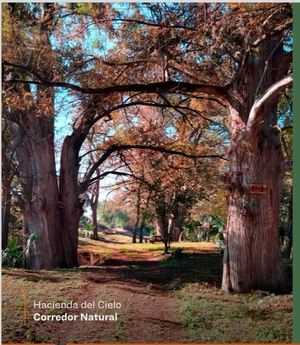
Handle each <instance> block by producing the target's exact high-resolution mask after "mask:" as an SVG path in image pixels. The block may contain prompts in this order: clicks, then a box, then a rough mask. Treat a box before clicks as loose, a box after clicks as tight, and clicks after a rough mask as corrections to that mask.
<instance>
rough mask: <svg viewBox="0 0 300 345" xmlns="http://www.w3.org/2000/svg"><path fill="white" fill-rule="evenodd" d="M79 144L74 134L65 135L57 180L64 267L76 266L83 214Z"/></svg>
mask: <svg viewBox="0 0 300 345" xmlns="http://www.w3.org/2000/svg"><path fill="white" fill-rule="evenodd" d="M78 150H79V146H78V143H77V138H76V135H72V136H67V137H66V139H65V141H64V143H63V148H62V155H61V173H60V180H59V188H60V198H61V212H62V225H63V235H62V242H63V248H64V255H65V263H66V267H69V268H71V267H75V266H77V264H78V262H77V247H78V226H79V221H80V217H81V216H82V214H83V203H84V202H83V201H82V200H80V198H79V195H80V192H79V186H78V182H77V178H78V170H79V159H78Z"/></svg>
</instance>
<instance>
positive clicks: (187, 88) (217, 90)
mask: <svg viewBox="0 0 300 345" xmlns="http://www.w3.org/2000/svg"><path fill="white" fill-rule="evenodd" d="M5 83H9V84H13V83H17V84H27V85H28V84H32V85H42V86H49V87H62V88H66V89H70V90H74V91H77V92H80V93H84V94H88V95H107V94H111V93H118V92H143V93H162V92H169V93H177V92H198V93H203V94H207V95H214V96H216V97H219V98H221V99H223V100H227V99H228V94H227V87H221V86H217V85H206V84H193V83H187V82H177V81H166V82H157V83H148V84H124V85H114V86H108V87H104V88H89V87H81V86H78V85H75V84H72V83H67V82H59V81H34V80H22V79H11V80H6V81H5Z"/></svg>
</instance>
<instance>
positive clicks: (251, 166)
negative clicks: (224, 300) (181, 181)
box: [223, 133, 285, 292]
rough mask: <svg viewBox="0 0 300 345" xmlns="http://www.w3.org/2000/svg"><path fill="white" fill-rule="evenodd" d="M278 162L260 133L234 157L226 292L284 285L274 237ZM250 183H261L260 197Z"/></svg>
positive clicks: (279, 158)
mask: <svg viewBox="0 0 300 345" xmlns="http://www.w3.org/2000/svg"><path fill="white" fill-rule="evenodd" d="M248 144H249V143H248ZM281 164H282V155H281V153H280V146H279V147H278V145H276V144H275V143H273V142H272V141H271V140H269V138H267V137H265V136H264V135H263V134H262V133H261V135H260V137H259V138H257V140H256V143H252V144H251V145H250V144H249V145H248V146H245V144H244V145H241V144H240V145H239V147H237V148H236V149H235V151H234V153H233V154H232V157H231V169H230V175H231V181H230V187H229V188H230V190H229V197H228V207H229V208H228V220H227V240H226V250H225V255H224V272H223V289H225V290H228V291H236V292H245V291H250V290H252V289H263V290H272V291H280V290H282V288H283V287H284V283H285V278H284V273H283V267H282V263H281V254H280V248H279V236H278V226H279V201H280V190H281ZM252 184H259V185H263V188H265V191H263V194H252V193H251V185H252ZM252 188H253V187H252ZM253 191H254V190H253Z"/></svg>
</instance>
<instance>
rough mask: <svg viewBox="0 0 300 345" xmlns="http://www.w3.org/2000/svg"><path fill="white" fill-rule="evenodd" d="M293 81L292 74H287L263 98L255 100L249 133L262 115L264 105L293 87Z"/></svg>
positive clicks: (250, 115)
mask: <svg viewBox="0 0 300 345" xmlns="http://www.w3.org/2000/svg"><path fill="white" fill-rule="evenodd" d="M292 81H293V77H292V76H287V77H285V78H283V79H281V80H279V81H278V82H277V83H275V84H273V85H272V86H271V87H270V88H269V89H268V90H267V91H266V92H265V94H264V95H263V96H262V97H261V98H259V99H258V100H257V101H255V102H254V104H253V106H252V108H251V111H250V114H249V118H248V122H247V132H248V133H250V132H252V131H253V127H254V125H255V123H256V122H257V119H258V118H259V116H260V112H261V110H262V108H263V106H265V105H266V104H267V103H269V102H271V101H272V100H273V99H274V97H277V96H278V94H279V93H280V92H282V91H284V90H285V89H286V88H288V87H291V85H292Z"/></svg>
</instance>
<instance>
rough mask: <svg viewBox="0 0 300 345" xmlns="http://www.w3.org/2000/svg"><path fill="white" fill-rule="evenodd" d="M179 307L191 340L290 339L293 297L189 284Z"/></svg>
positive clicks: (183, 291)
mask: <svg viewBox="0 0 300 345" xmlns="http://www.w3.org/2000/svg"><path fill="white" fill-rule="evenodd" d="M179 298H180V299H179V304H178V310H179V314H180V317H181V320H182V322H183V324H184V326H185V328H186V329H187V332H188V336H189V340H190V341H192V342H290V341H291V338H292V310H291V303H292V298H291V296H290V295H286V296H274V295H270V294H266V293H260V292H254V293H251V294H228V293H225V292H222V291H221V290H220V289H217V288H215V287H212V286H205V285H203V284H202V285H200V284H194V285H189V286H187V287H186V288H184V289H182V290H181V291H180V293H179Z"/></svg>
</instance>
